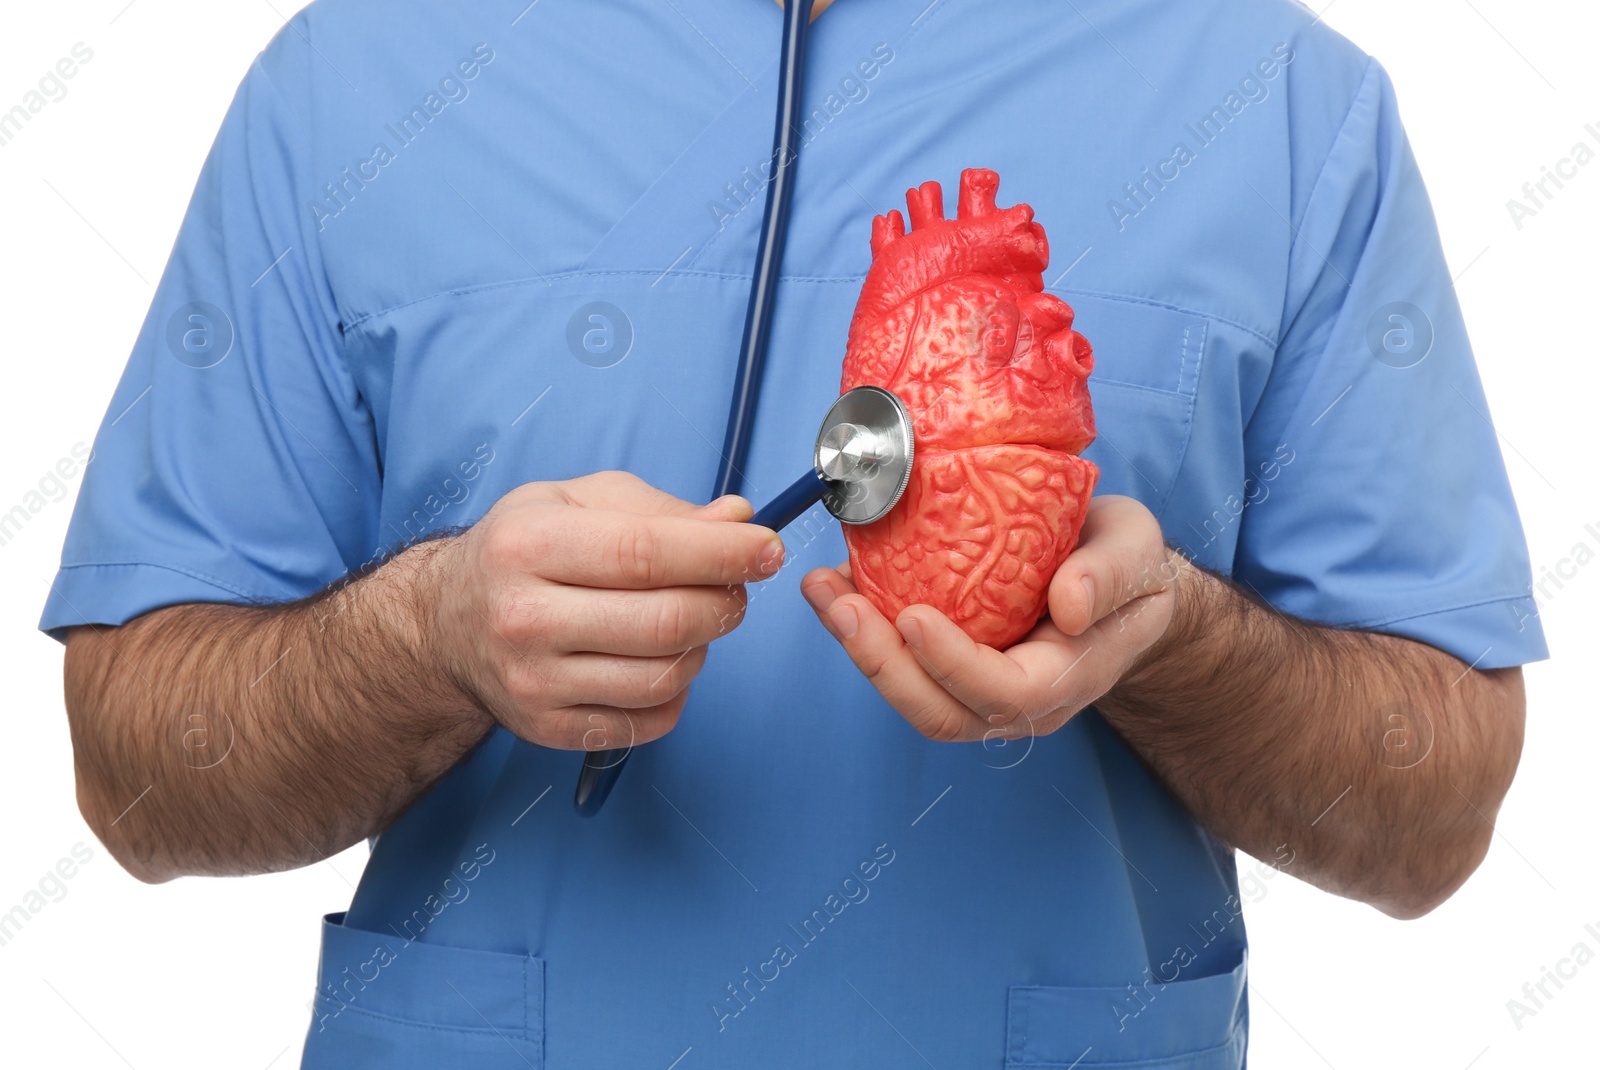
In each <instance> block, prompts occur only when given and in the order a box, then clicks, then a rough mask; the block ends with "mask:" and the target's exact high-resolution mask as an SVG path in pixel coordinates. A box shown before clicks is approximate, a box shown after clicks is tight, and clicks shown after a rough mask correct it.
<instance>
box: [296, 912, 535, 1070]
mask: <svg viewBox="0 0 1600 1070" xmlns="http://www.w3.org/2000/svg"><path fill="white" fill-rule="evenodd" d="M343 921H344V915H343V914H330V915H328V916H327V917H326V918H324V919H323V925H322V956H321V961H320V964H319V966H318V971H317V999H316V1004H315V1011H314V1013H313V1015H312V1020H311V1029H310V1032H309V1034H308V1036H307V1039H306V1048H305V1055H304V1057H303V1061H302V1063H301V1066H302V1067H303V1068H304V1070H319V1068H322V1067H329V1068H332V1067H343V1068H349V1067H369V1066H370V1067H384V1068H386V1070H424V1068H427V1070H433V1068H436V1067H440V1068H442V1067H461V1066H470V1067H473V1068H475V1070H528V1068H530V1067H531V1068H533V1070H540V1068H541V1067H543V1066H544V961H543V960H542V959H537V958H534V957H533V956H531V955H515V954H508V953H505V952H499V951H477V950H473V949H470V948H458V947H443V946H440V945H437V944H425V943H420V942H417V941H410V942H408V941H407V939H406V938H405V937H404V936H403V935H402V936H395V935H394V934H392V933H391V934H387V935H386V934H383V933H375V932H366V931H363V930H360V929H348V928H345V926H344V925H343Z"/></svg>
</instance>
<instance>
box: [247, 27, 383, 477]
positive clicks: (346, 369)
mask: <svg viewBox="0 0 1600 1070" xmlns="http://www.w3.org/2000/svg"><path fill="white" fill-rule="evenodd" d="M307 43H308V44H309V41H308V42H307ZM265 55H266V53H265V52H264V51H263V52H260V53H257V54H256V58H255V59H254V60H253V61H252V62H251V67H252V69H259V70H260V71H261V80H262V81H263V82H265V83H266V86H267V89H268V90H269V91H271V93H272V95H273V97H274V98H275V99H276V100H277V101H278V105H279V107H280V108H281V109H282V111H283V115H284V118H285V119H288V118H289V117H290V113H291V111H292V110H293V105H292V104H291V103H290V101H289V98H288V97H286V96H284V94H283V90H281V89H279V88H278V83H277V82H276V81H275V80H274V79H273V77H272V72H271V71H270V70H268V69H267V65H266V63H264V62H263V61H262V57H263V56H265ZM301 149H302V151H303V153H304V158H305V159H306V160H309V159H310V158H311V153H310V152H309V146H308V145H306V144H305V143H303V142H302V144H301ZM295 162H296V164H297V165H298V163H299V162H300V161H295ZM291 173H292V175H293V178H292V179H291V186H296V183H295V180H297V179H299V178H300V177H301V176H300V175H299V174H298V168H297V167H296V168H292V169H291ZM295 192H296V193H297V194H298V193H299V192H300V191H299V189H298V188H297V187H296V188H295ZM295 218H297V219H298V215H297V216H296V217H295ZM291 229H292V230H293V231H294V232H295V234H296V235H297V236H299V237H302V238H304V237H305V227H304V226H302V225H301V224H300V223H299V222H296V223H294V224H292V225H291ZM318 233H321V231H320V229H319V231H318ZM309 240H310V241H311V242H314V243H315V246H316V265H315V266H316V268H317V276H318V282H319V284H320V286H321V288H322V289H323V291H324V293H325V294H326V296H327V299H328V302H329V304H331V305H332V306H333V309H334V311H335V312H336V313H338V312H341V311H342V309H340V306H339V296H338V294H336V293H334V291H333V280H332V279H331V278H330V277H329V276H328V270H327V260H326V258H325V257H324V256H323V250H322V243H321V241H320V239H317V238H311V239H309ZM291 247H292V246H291ZM307 256H308V257H309V256H310V250H308V251H307ZM258 281H259V280H258ZM326 326H327V327H329V329H330V330H331V331H332V333H333V335H334V336H335V338H336V339H337V344H338V362H339V370H340V371H342V372H343V373H344V375H345V377H346V378H347V380H348V385H349V386H350V387H351V388H352V390H353V391H354V392H355V395H356V397H357V398H358V399H359V400H360V401H361V403H362V405H363V407H365V409H366V412H367V415H368V416H374V414H373V413H372V409H371V406H370V404H368V402H367V398H366V397H365V396H364V395H363V394H362V393H361V384H360V381H359V380H357V379H356V376H355V370H354V368H352V367H351V364H350V344H349V338H348V337H347V336H346V334H345V331H346V328H347V327H348V325H347V324H345V323H343V322H342V321H341V320H335V321H334V322H333V323H330V324H326ZM330 340H333V339H330ZM373 424H374V431H373V434H374V436H376V418H375V417H374V419H373ZM373 445H374V446H376V438H374V442H373ZM378 464H379V466H380V467H381V466H382V464H383V459H382V458H381V457H379V458H378Z"/></svg>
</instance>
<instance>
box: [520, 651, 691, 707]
mask: <svg viewBox="0 0 1600 1070" xmlns="http://www.w3.org/2000/svg"><path fill="white" fill-rule="evenodd" d="M705 662H706V648H705V647H703V646H699V647H695V648H694V649H693V650H686V651H684V652H683V653H682V654H677V655H674V656H672V657H660V658H620V657H617V656H616V655H614V654H568V655H567V656H566V657H564V658H559V659H556V661H555V662H554V664H555V666H556V667H555V668H554V670H552V671H550V672H549V673H548V674H547V675H549V677H550V690H549V692H548V693H549V694H550V695H552V696H554V698H555V700H556V701H557V702H565V703H571V704H573V705H595V706H615V707H616V708H617V709H620V710H643V709H649V708H650V707H652V706H658V705H660V704H661V703H663V702H666V701H668V700H669V699H671V698H672V697H673V696H675V695H677V694H678V693H679V692H680V691H683V690H685V689H686V688H687V687H688V686H689V684H690V683H691V682H693V680H694V678H695V676H696V675H698V674H699V672H700V669H701V667H702V666H703V665H705Z"/></svg>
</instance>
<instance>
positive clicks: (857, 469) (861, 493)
mask: <svg viewBox="0 0 1600 1070" xmlns="http://www.w3.org/2000/svg"><path fill="white" fill-rule="evenodd" d="M915 451H916V447H915V438H914V436H913V435H912V432H911V414H910V413H908V412H907V411H906V407H905V404H904V403H903V402H901V400H900V399H899V398H898V397H896V396H895V395H894V394H892V393H890V392H889V391H887V390H884V389H883V388H882V387H876V386H858V387H856V388H855V389H854V390H849V391H846V392H845V394H844V396H842V397H841V398H839V400H838V401H836V402H834V403H833V407H832V408H830V409H829V410H828V415H827V416H825V417H823V420H822V427H821V429H820V430H818V432H817V447H816V451H815V453H814V454H813V455H812V463H813V464H814V465H815V466H816V470H817V473H818V474H819V475H820V476H822V478H823V479H824V480H825V481H826V482H827V484H828V491H827V493H825V494H824V495H823V496H822V504H823V507H824V508H826V509H827V510H828V512H830V513H832V514H833V515H834V516H835V517H837V518H838V519H839V521H840V522H841V523H844V524H871V523H872V522H873V521H875V520H881V519H883V517H884V516H886V515H887V514H888V512H889V510H891V509H893V508H894V507H895V503H897V502H898V501H899V500H900V496H901V495H903V494H904V493H905V491H906V486H907V485H908V484H909V483H910V482H911V462H912V457H913V455H914V453H915Z"/></svg>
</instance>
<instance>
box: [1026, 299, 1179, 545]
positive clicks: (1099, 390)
mask: <svg viewBox="0 0 1600 1070" xmlns="http://www.w3.org/2000/svg"><path fill="white" fill-rule="evenodd" d="M1057 296H1059V297H1061V298H1062V299H1063V300H1065V301H1066V302H1067V304H1069V305H1071V306H1072V311H1073V329H1075V330H1077V331H1080V332H1082V334H1083V335H1084V337H1086V338H1088V339H1089V344H1090V345H1092V346H1093V347H1094V372H1093V374H1091V375H1090V376H1089V396H1090V398H1091V399H1092V400H1093V402H1094V417H1095V421H1094V422H1095V428H1096V431H1097V436H1096V438H1095V441H1094V442H1093V443H1092V444H1091V445H1090V446H1089V448H1088V449H1087V450H1085V451H1084V456H1085V457H1087V458H1088V459H1089V460H1091V461H1093V462H1094V463H1095V464H1097V465H1099V467H1100V482H1099V485H1098V486H1097V487H1096V493H1097V494H1126V495H1128V496H1129V497H1132V498H1137V499H1139V500H1140V501H1141V502H1143V503H1144V504H1145V506H1146V507H1147V508H1148V509H1149V510H1150V511H1151V512H1152V513H1154V514H1155V515H1156V517H1157V518H1161V517H1162V514H1163V512H1164V511H1165V510H1166V507H1167V503H1168V501H1169V499H1171V497H1172V491H1173V486H1174V484H1175V483H1176V481H1177V478H1178V472H1179V470H1180V469H1181V468H1182V467H1183V460H1184V456H1185V455H1186V454H1187V452H1188V449H1189V439H1190V436H1191V434H1192V432H1193V429H1194V410H1195V398H1196V395H1197V393H1198V391H1199V386H1200V366H1201V362H1202V360H1203V359H1204V356H1205V351H1206V339H1207V336H1208V333H1209V332H1208V329H1207V328H1208V326H1209V321H1208V320H1207V319H1206V318H1205V317H1203V316H1198V315H1195V314H1193V313H1186V312H1180V311H1178V310H1176V309H1171V308H1166V307H1164V306H1161V305H1156V304H1152V303H1149V302H1143V301H1135V300H1131V299H1129V298H1121V297H1106V296H1091V295H1089V294H1080V293H1073V292H1071V291H1061V292H1060V293H1059V294H1057Z"/></svg>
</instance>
